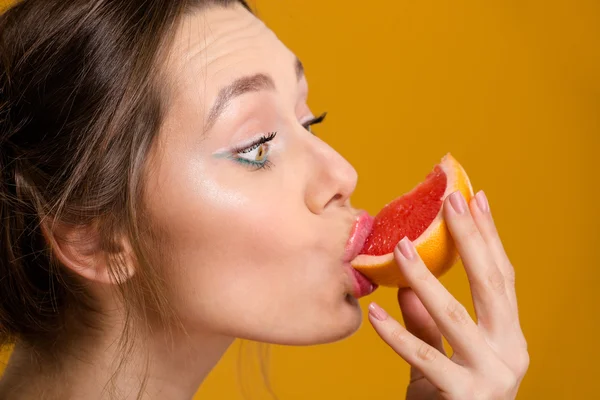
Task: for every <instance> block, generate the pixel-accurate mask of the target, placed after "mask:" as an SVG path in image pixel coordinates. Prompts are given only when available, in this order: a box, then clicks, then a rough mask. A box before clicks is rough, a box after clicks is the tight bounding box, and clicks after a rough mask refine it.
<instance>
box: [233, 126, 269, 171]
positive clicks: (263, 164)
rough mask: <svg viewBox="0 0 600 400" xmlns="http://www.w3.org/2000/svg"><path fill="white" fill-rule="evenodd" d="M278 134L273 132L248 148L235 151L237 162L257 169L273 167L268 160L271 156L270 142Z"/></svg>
mask: <svg viewBox="0 0 600 400" xmlns="http://www.w3.org/2000/svg"><path fill="white" fill-rule="evenodd" d="M276 135H277V132H272V133H270V134H268V135H267V136H263V137H261V138H260V139H258V140H257V141H256V142H254V143H253V144H251V145H249V146H248V147H246V148H240V149H235V150H234V159H235V161H237V162H239V163H241V164H244V165H249V166H253V167H257V168H256V169H261V168H267V167H269V166H270V165H271V162H270V161H269V160H268V155H269V149H270V146H269V142H270V141H271V140H273V139H274V138H275V136H276Z"/></svg>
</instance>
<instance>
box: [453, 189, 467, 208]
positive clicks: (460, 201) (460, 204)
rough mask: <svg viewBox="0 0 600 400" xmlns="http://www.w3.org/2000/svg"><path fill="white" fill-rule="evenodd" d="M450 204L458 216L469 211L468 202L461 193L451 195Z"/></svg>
mask: <svg viewBox="0 0 600 400" xmlns="http://www.w3.org/2000/svg"><path fill="white" fill-rule="evenodd" d="M450 204H452V208H454V211H456V213H457V214H464V213H465V211H466V210H467V201H466V200H465V198H464V197H463V195H462V193H461V192H458V191H457V192H454V193H452V194H451V195H450Z"/></svg>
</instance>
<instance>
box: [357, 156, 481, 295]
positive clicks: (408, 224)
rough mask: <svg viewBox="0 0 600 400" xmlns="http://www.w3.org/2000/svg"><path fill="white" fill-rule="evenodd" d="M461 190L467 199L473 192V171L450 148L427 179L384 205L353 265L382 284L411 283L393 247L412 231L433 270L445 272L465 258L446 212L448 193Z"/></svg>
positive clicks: (426, 262)
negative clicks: (447, 219)
mask: <svg viewBox="0 0 600 400" xmlns="http://www.w3.org/2000/svg"><path fill="white" fill-rule="evenodd" d="M455 191H460V192H461V193H462V194H463V196H464V197H465V199H466V200H467V203H468V202H469V201H470V200H471V198H472V197H473V187H472V186H471V182H470V181H469V177H468V176H467V173H466V172H465V170H464V169H463V167H462V166H461V165H460V164H459V163H458V161H456V159H455V158H454V157H452V155H450V153H448V154H446V155H445V156H444V157H443V158H442V160H441V162H440V163H439V164H438V165H436V166H435V167H434V168H433V171H431V172H430V173H429V174H428V175H427V176H426V178H425V180H424V181H423V182H421V183H420V184H418V185H417V186H416V187H414V188H413V189H412V190H411V191H410V192H408V193H406V194H404V195H402V196H400V197H398V198H397V199H395V200H393V201H392V202H390V203H388V204H387V205H386V206H385V207H383V208H382V209H381V211H379V213H378V214H377V215H376V216H375V217H374V220H373V227H372V229H371V232H370V234H369V235H368V236H367V239H366V241H365V244H364V246H363V248H362V250H361V252H360V253H359V255H358V256H357V257H356V258H355V259H354V260H352V262H351V264H352V267H354V268H355V269H356V270H358V271H359V272H361V273H362V274H363V275H365V276H366V277H367V278H369V279H370V280H371V281H372V282H373V283H376V284H378V285H380V286H388V287H407V286H408V283H407V281H406V279H405V278H404V276H402V274H401V273H400V269H399V268H398V266H397V265H396V262H395V260H394V253H393V252H394V248H395V246H396V245H397V244H398V242H399V241H400V240H402V238H404V236H407V237H408V239H410V240H411V241H412V242H413V244H414V245H415V248H416V250H417V252H418V253H419V256H420V257H421V258H422V259H423V262H424V263H425V265H427V268H428V269H429V270H430V271H431V272H432V273H433V275H435V276H436V277H439V276H441V275H442V274H444V273H445V272H446V271H447V270H449V269H450V267H452V266H453V265H454V264H455V263H456V262H457V261H458V260H459V254H458V251H457V250H456V246H455V244H454V241H453V239H452V236H451V234H450V231H449V230H448V227H447V225H446V222H445V221H444V217H443V215H442V205H443V202H444V199H445V198H446V197H447V196H448V195H450V194H451V193H453V192H455Z"/></svg>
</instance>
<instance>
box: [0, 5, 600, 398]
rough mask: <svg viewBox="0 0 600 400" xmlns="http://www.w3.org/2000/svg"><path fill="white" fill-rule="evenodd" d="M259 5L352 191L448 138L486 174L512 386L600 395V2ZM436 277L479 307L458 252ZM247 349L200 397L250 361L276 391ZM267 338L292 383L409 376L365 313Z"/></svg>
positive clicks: (236, 394)
mask: <svg viewBox="0 0 600 400" xmlns="http://www.w3.org/2000/svg"><path fill="white" fill-rule="evenodd" d="M1 3H2V0H0V4H1ZM370 5H372V6H370ZM257 10H258V14H259V16H260V17H262V18H263V19H264V20H265V21H266V22H267V23H268V24H269V25H270V26H271V27H272V28H273V30H274V31H275V32H276V33H277V34H278V35H279V36H280V38H281V39H282V40H283V41H284V42H285V43H286V44H287V45H288V46H289V47H290V48H291V49H292V50H293V51H295V52H296V54H297V55H298V56H299V57H300V58H301V59H302V61H303V62H304V64H305V67H306V70H307V76H308V79H309V83H310V86H311V99H310V104H311V107H312V109H313V110H314V112H316V113H318V112H321V111H325V110H326V111H329V116H328V119H327V123H326V124H325V125H323V126H319V127H317V128H316V130H317V132H318V134H319V135H320V136H321V137H322V138H324V139H325V140H326V141H327V142H329V143H330V144H331V145H332V146H333V147H334V148H336V149H337V150H338V151H339V152H340V153H341V154H342V155H344V156H345V157H346V158H347V159H348V160H349V161H350V162H351V163H352V164H353V165H354V166H355V167H356V169H357V170H358V172H359V175H360V179H359V184H358V188H357V191H356V193H355V195H354V197H353V200H352V201H353V205H354V206H356V207H361V208H365V209H366V210H368V211H369V212H371V213H372V214H373V213H376V212H377V210H378V209H379V208H380V207H381V206H383V205H384V204H385V203H386V202H387V201H389V200H390V199H392V198H394V197H396V196H398V195H399V194H401V193H403V192H406V191H408V190H410V189H411V188H412V187H413V186H414V185H415V184H417V183H418V182H420V181H421V180H422V179H423V178H424V177H425V175H426V174H427V173H428V172H429V171H430V169H431V168H432V167H433V165H434V164H435V163H437V162H438V161H439V159H440V158H441V157H442V155H444V154H445V153H446V152H451V153H452V154H453V155H454V156H455V157H456V158H457V159H458V160H459V161H460V162H461V163H462V164H463V166H464V167H465V168H466V170H467V171H468V172H469V175H470V177H471V180H472V183H473V185H474V188H475V189H476V190H479V189H485V190H486V192H487V195H488V198H489V200H490V203H491V207H492V212H493V213H494V215H495V218H496V221H497V225H498V228H499V230H500V233H501V235H502V236H503V239H504V243H505V247H506V249H507V251H508V253H509V255H510V256H511V259H512V261H513V263H514V265H515V268H516V271H517V285H518V288H517V289H518V296H519V301H520V310H521V311H520V313H521V318H522V325H523V329H524V331H525V334H526V336H527V338H528V341H529V347H530V354H531V367H530V370H529V373H528V375H527V376H526V378H525V380H524V382H523V385H522V390H521V392H520V396H519V399H534V398H540V399H546V400H551V399H590V398H594V397H595V396H597V388H596V385H595V384H594V383H595V382H594V380H596V379H597V376H598V373H599V372H600V368H599V367H598V357H599V356H600V350H599V346H598V343H597V338H598V337H599V336H600V328H599V323H598V312H597V307H598V304H600V296H599V294H598V292H599V290H598V288H597V285H598V282H600V271H599V268H598V267H599V266H600V250H599V248H600V246H599V244H598V242H599V240H600V235H599V234H598V228H597V224H598V223H599V222H600V207H598V198H599V197H600V196H599V195H600V193H599V189H598V178H597V175H596V174H597V173H598V171H599V169H598V167H597V164H596V162H595V161H594V157H595V156H596V155H597V152H598V150H600V146H599V139H598V135H599V134H600V45H599V38H600V2H598V1H597V0H562V1H557V0H546V1H542V0H521V1H503V2H491V1H489V2H481V1H475V0H457V1H450V0H436V1H433V0H421V1H418V2H415V1H408V0H399V1H388V2H374V3H366V2H351V1H322V0H258V4H257ZM442 282H443V283H444V284H445V285H446V287H448V288H449V290H450V291H451V292H452V293H453V294H454V295H455V296H456V297H457V298H458V299H459V300H460V301H462V302H463V303H464V304H465V305H467V307H468V308H469V310H470V311H471V312H473V307H472V305H471V303H470V292H469V287H468V285H467V280H466V276H465V273H464V270H463V267H462V265H457V266H456V267H455V268H453V269H452V270H451V271H450V272H449V273H448V274H447V275H445V276H444V277H443V278H442ZM372 299H373V300H376V301H378V302H379V303H380V304H382V305H383V306H384V307H386V308H387V309H388V310H389V311H390V312H391V314H392V315H393V316H394V317H396V318H400V312H399V310H398V309H397V306H396V304H395V292H394V291H393V290H391V289H382V290H379V291H378V292H376V294H374V295H373V296H372V297H371V298H367V299H363V300H361V303H362V304H363V306H365V307H366V304H367V303H368V301H369V300H372ZM239 350H240V349H239V343H238V344H236V345H235V346H233V347H232V348H231V350H230V351H229V352H228V353H227V354H226V356H225V357H224V359H223V360H222V362H221V363H220V364H219V365H218V367H217V368H216V369H215V370H214V371H213V373H212V374H211V375H210V376H209V378H208V379H207V381H206V383H205V385H204V386H203V387H202V389H201V390H200V391H199V393H198V397H197V398H199V399H200V398H206V399H232V400H237V399H242V395H241V393H240V384H239V383H238V382H237V378H236V377H237V372H238V367H239V366H241V367H242V370H243V376H244V382H251V384H250V387H249V389H248V390H249V392H250V393H251V394H252V395H253V398H255V399H263V398H264V399H267V398H269V397H268V395H267V393H266V391H265V390H264V389H263V386H262V381H261V378H260V373H259V369H258V365H255V364H254V358H252V357H251V356H250V357H247V358H243V359H242V361H241V362H239V360H238V355H239V354H240V353H239ZM250 350H252V348H250ZM271 351H272V357H271V380H272V384H273V387H274V390H275V392H276V394H277V395H278V396H279V398H280V399H282V400H300V399H315V400H316V399H356V400H358V399H361V400H362V399H382V400H383V399H400V398H403V394H404V388H405V386H406V384H407V382H408V366H407V365H406V363H405V362H404V361H403V360H401V359H400V358H399V357H398V356H396V355H395V354H394V353H393V352H392V351H391V350H390V349H389V348H388V347H387V346H386V345H385V344H383V343H382V342H381V341H380V339H379V338H378V337H377V336H376V334H375V333H374V331H373V330H372V329H371V327H370V325H369V324H368V322H365V323H364V325H363V327H362V328H361V329H360V330H359V332H358V333H356V334H355V335H354V336H352V337H351V338H349V339H347V340H344V341H341V342H338V343H334V344H330V345H322V346H315V347H296V348H289V347H280V346H272V348H271ZM243 354H246V355H248V354H249V352H248V353H247V352H246V351H244V352H243ZM244 385H246V384H244Z"/></svg>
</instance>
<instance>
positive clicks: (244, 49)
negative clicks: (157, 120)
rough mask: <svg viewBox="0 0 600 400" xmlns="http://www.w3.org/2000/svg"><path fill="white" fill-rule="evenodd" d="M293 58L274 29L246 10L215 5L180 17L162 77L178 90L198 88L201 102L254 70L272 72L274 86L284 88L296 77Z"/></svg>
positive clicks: (196, 89) (184, 90)
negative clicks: (165, 77)
mask: <svg viewBox="0 0 600 400" xmlns="http://www.w3.org/2000/svg"><path fill="white" fill-rule="evenodd" d="M295 60H296V57H295V55H294V54H293V53H292V52H291V51H290V50H289V49H287V47H285V45H284V44H283V43H282V42H281V41H280V40H279V39H278V38H277V36H276V35H275V34H274V33H273V31H271V30H270V29H269V28H268V27H267V26H266V25H265V24H264V23H263V22H262V21H261V20H260V19H258V18H256V17H255V16H254V15H252V14H251V13H250V12H248V11H247V10H246V9H244V8H243V7H241V6H238V5H236V6H231V7H227V8H225V7H219V6H214V7H210V8H207V9H204V10H202V11H201V12H198V13H194V14H189V15H187V16H185V17H184V19H183V20H182V23H181V24H180V26H179V27H178V29H177V32H176V34H175V37H174V41H173V44H172V47H171V49H170V53H169V57H168V61H167V63H166V75H167V78H168V79H169V80H170V83H171V84H172V87H174V88H175V90H176V91H177V92H180V93H181V92H184V93H185V92H188V93H189V92H190V91H195V92H199V91H201V92H202V93H203V96H202V97H203V99H204V101H203V103H208V102H209V100H210V99H211V98H214V97H216V95H217V93H218V91H219V89H220V88H222V87H224V86H226V85H227V84H229V83H231V82H232V81H234V80H236V79H238V78H241V77H244V76H248V75H253V74H256V73H266V74H269V75H271V76H272V77H273V78H274V80H275V81H276V82H277V86H278V89H285V88H280V86H281V85H284V86H285V85H286V83H293V82H296V81H297V80H296V77H295V76H296V70H295ZM288 78H291V79H288ZM189 94H191V93H189ZM209 106H210V104H207V107H209Z"/></svg>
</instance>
